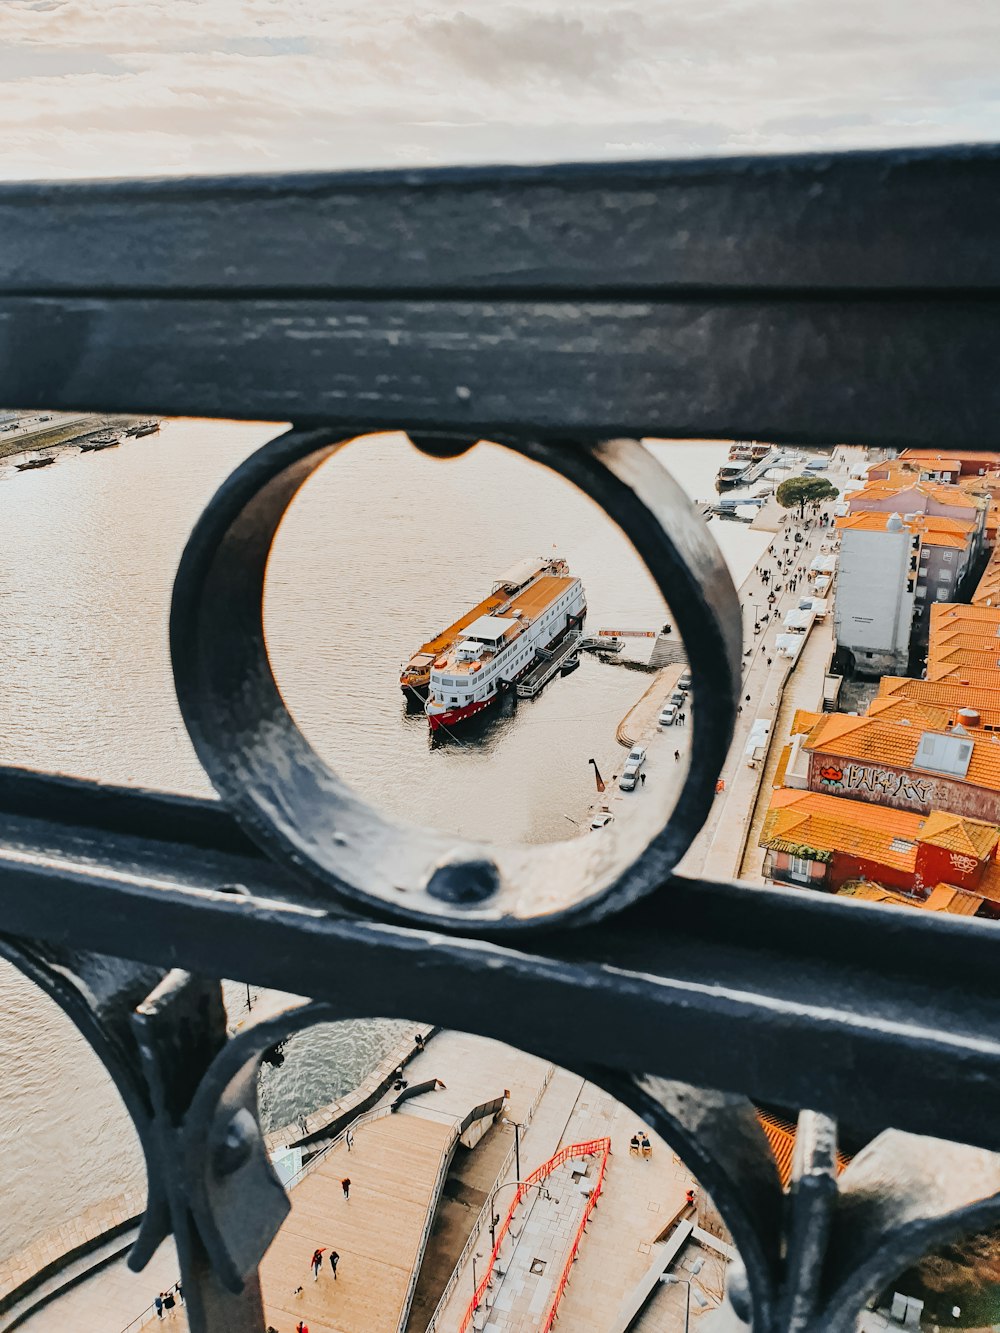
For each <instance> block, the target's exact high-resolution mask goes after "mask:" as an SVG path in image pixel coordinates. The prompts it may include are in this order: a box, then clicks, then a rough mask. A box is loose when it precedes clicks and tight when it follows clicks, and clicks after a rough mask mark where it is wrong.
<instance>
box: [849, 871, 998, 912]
mask: <svg viewBox="0 0 1000 1333" xmlns="http://www.w3.org/2000/svg"><path fill="white" fill-rule="evenodd" d="M837 896H838V897H839V898H860V899H861V900H862V902H868V903H885V904H887V905H888V906H889V907H916V908H918V909H919V910H921V911H924V912H947V913H948V914H949V915H951V916H975V915H976V913H977V912H978V911H979V909H980V907H982V905H983V900H982V898H981V897H979V896H978V894H975V893H966V891H965V890H964V889H959V888H957V887H956V886H955V885H954V884H938V885H937V886H936V888H934V890H933V891H932V892H931V893H930V894H929V895H928V897H926V898H923V899H921V898H909V897H907V895H906V894H905V893H893V891H892V890H891V889H886V888H883V886H882V885H881V884H876V883H875V881H874V880H870V879H865V880H852V881H851V882H850V883H849V884H844V885H842V887H841V888H839V889H838V890H837Z"/></svg>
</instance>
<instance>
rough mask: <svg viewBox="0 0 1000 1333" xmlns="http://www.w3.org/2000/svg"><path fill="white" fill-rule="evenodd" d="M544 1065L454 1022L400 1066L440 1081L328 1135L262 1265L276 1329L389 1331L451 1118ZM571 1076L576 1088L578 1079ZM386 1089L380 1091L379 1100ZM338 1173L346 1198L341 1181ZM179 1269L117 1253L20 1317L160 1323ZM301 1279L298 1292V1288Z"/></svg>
mask: <svg viewBox="0 0 1000 1333" xmlns="http://www.w3.org/2000/svg"><path fill="white" fill-rule="evenodd" d="M548 1071H549V1067H548V1065H547V1064H546V1062H545V1061H543V1060H539V1059H537V1058H536V1057H535V1056H532V1055H527V1054H525V1053H524V1052H523V1051H518V1050H515V1049H514V1048H513V1047H509V1046H505V1045H503V1044H502V1043H501V1042H495V1041H489V1040H487V1039H486V1038H472V1037H468V1036H466V1035H465V1034H463V1033H458V1032H441V1033H439V1034H438V1035H437V1036H435V1037H434V1038H433V1040H432V1041H430V1042H429V1043H428V1046H427V1050H426V1051H425V1052H423V1053H422V1054H420V1055H418V1056H416V1057H415V1058H414V1059H413V1060H411V1061H410V1064H409V1065H408V1066H407V1070H406V1076H407V1079H408V1080H409V1082H410V1084H411V1085H412V1084H415V1083H421V1082H424V1081H427V1080H430V1079H439V1080H441V1082H442V1083H443V1084H444V1085H445V1086H444V1087H443V1088H441V1087H439V1088H438V1089H436V1090H435V1091H433V1092H428V1093H425V1094H423V1095H422V1096H420V1097H417V1098H414V1099H413V1100H412V1101H410V1102H406V1103H404V1104H403V1106H402V1107H401V1108H400V1110H399V1111H398V1112H397V1113H396V1114H394V1115H391V1116H387V1117H384V1118H382V1119H378V1120H373V1121H370V1122H368V1123H366V1124H363V1125H362V1126H361V1127H360V1128H359V1129H358V1130H357V1131H356V1134H355V1139H354V1149H353V1151H352V1152H351V1153H348V1151H347V1148H346V1145H345V1144H343V1143H340V1144H338V1145H336V1146H335V1147H334V1148H332V1149H331V1150H330V1151H329V1152H328V1153H327V1154H326V1155H325V1156H324V1157H323V1158H322V1160H321V1161H320V1162H319V1163H318V1164H317V1165H316V1166H315V1167H314V1168H313V1169H312V1170H311V1171H309V1172H308V1173H307V1174H306V1175H305V1176H304V1177H303V1178H302V1180H301V1181H300V1182H299V1183H298V1184H297V1185H296V1186H295V1187H294V1188H293V1189H292V1191H291V1195H290V1197H291V1200H292V1212H291V1214H290V1215H289V1217H288V1219H287V1220H286V1222H285V1224H284V1226H283V1227H282V1229H281V1231H280V1232H279V1234H278V1236H277V1238H276V1239H275V1241H274V1243H273V1244H272V1246H271V1249H270V1250H269V1251H268V1253H267V1255H266V1256H265V1258H264V1262H263V1264H262V1266H261V1280H262V1287H263V1291H264V1304H265V1310H266V1314H267V1319H268V1320H269V1321H270V1322H271V1323H272V1324H274V1325H275V1327H276V1328H278V1329H279V1330H281V1333H286V1330H291V1329H293V1328H294V1327H295V1325H296V1323H297V1322H298V1321H299V1320H300V1319H305V1321H306V1323H307V1324H308V1325H309V1328H310V1331H311V1333H362V1331H363V1333H380V1331H381V1330H387V1331H388V1333H394V1330H395V1329H396V1327H397V1324H398V1322H399V1318H400V1315H401V1313H402V1308H403V1303H404V1300H405V1296H406V1290H407V1287H408V1284H409V1280H410V1273H411V1271H412V1268H413V1264H414V1261H415V1260H416V1257H417V1254H418V1251H419V1246H420V1242H421V1240H422V1238H423V1233H424V1225H425V1222H426V1219H427V1211H428V1208H429V1206H430V1204H431V1202H432V1200H433V1194H434V1185H435V1182H436V1178H437V1174H438V1168H439V1166H440V1164H441V1161H442V1157H443V1155H444V1153H445V1151H446V1150H447V1147H448V1145H449V1143H450V1140H451V1137H452V1134H453V1130H454V1127H455V1123H456V1121H460V1120H461V1119H463V1118H464V1116H465V1115H466V1114H467V1113H468V1111H470V1110H471V1109H472V1108H473V1107H474V1106H476V1105H479V1104H480V1103H482V1102H485V1101H489V1100H491V1099H492V1098H493V1097H497V1096H500V1095H502V1093H503V1092H504V1090H505V1089H506V1090H508V1091H509V1094H510V1095H509V1098H508V1102H507V1113H508V1115H509V1117H510V1118H511V1119H512V1120H517V1121H519V1122H521V1121H523V1120H524V1119H525V1118H526V1117H527V1115H528V1112H529V1109H530V1108H531V1106H532V1104H533V1103H534V1102H535V1101H536V1099H537V1098H538V1095H539V1093H540V1091H541V1089H542V1087H543V1085H544V1083H545V1079H546V1077H547V1076H548ZM564 1077H568V1076H564ZM558 1078H559V1075H558V1074H557V1075H556V1078H555V1079H553V1083H554V1082H556V1080H557V1079H558ZM573 1084H574V1085H575V1086H576V1089H577V1090H578V1088H579V1086H581V1085H582V1080H580V1079H573ZM575 1095H576V1092H575V1090H574V1093H573V1096H574V1097H575ZM395 1096H396V1094H395V1093H390V1094H387V1096H386V1097H385V1098H384V1099H383V1104H385V1103H386V1102H388V1101H391V1100H393V1099H394V1098H395ZM541 1120H542V1123H543V1124H544V1122H545V1117H544V1116H543V1117H541ZM564 1121H565V1109H564V1111H563V1122H564ZM507 1132H508V1133H509V1132H510V1131H507ZM529 1133H530V1132H529ZM528 1137H529V1135H526V1136H525V1140H526V1141H527V1139H528ZM458 1151H459V1152H465V1151H467V1150H465V1149H463V1148H459V1149H458ZM475 1151H476V1150H475V1149H472V1150H471V1152H472V1154H473V1155H474V1154H475ZM545 1155H546V1156H550V1155H551V1153H548V1154H545ZM527 1169H530V1168H527ZM347 1175H349V1176H350V1178H351V1181H352V1184H351V1197H350V1200H349V1201H347V1200H345V1199H344V1198H343V1192H342V1189H341V1186H340V1181H341V1179H342V1178H343V1177H344V1176H347ZM493 1179H495V1176H491V1179H490V1184H492V1180H493ZM317 1246H326V1247H327V1248H328V1249H329V1248H330V1247H332V1248H334V1249H336V1250H337V1252H338V1253H339V1254H340V1256H341V1258H340V1266H339V1268H338V1277H337V1280H336V1282H334V1280H333V1277H332V1275H331V1273H330V1270H329V1266H328V1265H327V1267H326V1268H324V1270H323V1272H322V1275H321V1277H320V1280H319V1281H318V1282H316V1283H314V1282H313V1280H312V1274H311V1272H310V1270H309V1257H310V1256H311V1254H312V1252H313V1250H314V1249H316V1247H317ZM178 1273H179V1269H178V1265H177V1259H176V1255H175V1253H174V1249H173V1245H172V1244H168V1245H164V1246H163V1247H162V1248H161V1250H160V1252H159V1253H158V1254H157V1255H156V1256H155V1258H154V1260H153V1261H152V1264H151V1265H150V1267H149V1269H147V1271H146V1272H145V1273H142V1274H133V1273H131V1272H129V1270H128V1269H127V1268H126V1266H125V1263H124V1260H121V1261H118V1262H116V1263H114V1264H112V1265H109V1266H108V1268H107V1269H105V1270H103V1271H102V1272H101V1273H99V1274H95V1276H94V1277H93V1278H92V1279H89V1281H88V1282H87V1283H85V1284H83V1285H81V1286H80V1287H77V1288H75V1289H74V1290H73V1291H72V1292H70V1293H68V1294H67V1296H66V1297H64V1298H63V1299H62V1300H60V1301H57V1302H54V1303H53V1305H52V1306H51V1307H50V1308H49V1309H48V1310H43V1311H40V1312H39V1314H38V1315H36V1316H35V1317H34V1318H33V1319H31V1320H29V1321H28V1322H27V1323H25V1324H24V1325H22V1327H23V1328H25V1329H26V1330H29V1331H30V1333H61V1331H62V1330H63V1329H65V1328H68V1327H70V1326H72V1328H73V1333H118V1330H120V1329H124V1328H125V1327H126V1326H127V1325H128V1323H129V1321H130V1320H133V1319H137V1316H141V1315H142V1314H143V1312H146V1314H147V1315H149V1316H150V1317H149V1318H147V1319H145V1320H142V1319H138V1320H137V1322H136V1324H135V1329H136V1330H138V1329H139V1328H140V1327H144V1328H145V1329H147V1330H148V1329H150V1328H152V1327H155V1326H156V1324H157V1321H156V1317H155V1315H153V1314H152V1312H151V1311H150V1308H149V1306H150V1301H151V1300H152V1298H153V1297H154V1296H155V1295H156V1293H157V1291H160V1290H163V1289H165V1288H166V1287H168V1286H170V1285H172V1284H173V1283H174V1282H175V1281H176V1280H177V1276H178ZM442 1285H443V1284H442ZM299 1286H301V1287H302V1288H303V1290H302V1295H301V1296H299V1297H296V1296H295V1290H296V1288H297V1287H299ZM70 1311H72V1314H70ZM170 1323H171V1324H172V1325H173V1326H174V1327H175V1328H176V1330H177V1333H184V1330H186V1328H187V1320H186V1318H185V1317H184V1314H183V1312H182V1311H179V1310H178V1311H177V1312H176V1313H175V1315H174V1317H173V1318H172V1320H171V1321H170Z"/></svg>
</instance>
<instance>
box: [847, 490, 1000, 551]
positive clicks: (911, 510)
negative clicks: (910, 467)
mask: <svg viewBox="0 0 1000 1333" xmlns="http://www.w3.org/2000/svg"><path fill="white" fill-rule="evenodd" d="M975 484H976V485H977V486H978V485H979V483H978V481H977V482H976V483H975ZM846 500H847V512H848V513H849V514H861V513H871V514H892V513H896V514H903V515H904V516H906V517H907V518H909V516H910V515H911V514H928V515H930V516H931V517H932V518H953V519H957V520H958V521H959V522H962V523H971V524H973V526H974V529H975V533H974V536H973V544H974V548H975V550H976V551H978V550H979V549H980V547H981V546H982V543H983V540H984V535H985V530H986V516H987V513H988V510H989V503H988V500H987V497H986V496H985V495H981V494H979V493H978V492H977V491H973V490H971V489H970V488H969V487H967V486H949V485H942V484H940V483H938V482H933V481H922V480H916V481H909V480H904V479H894V480H888V481H870V482H869V483H868V484H867V485H866V486H863V487H862V488H861V489H860V490H858V491H851V492H850V494H849V495H847V497H846Z"/></svg>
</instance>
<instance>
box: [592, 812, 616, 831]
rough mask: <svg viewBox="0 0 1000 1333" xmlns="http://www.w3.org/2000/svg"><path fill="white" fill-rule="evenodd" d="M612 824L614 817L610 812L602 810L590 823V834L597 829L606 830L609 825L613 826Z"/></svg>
mask: <svg viewBox="0 0 1000 1333" xmlns="http://www.w3.org/2000/svg"><path fill="white" fill-rule="evenodd" d="M614 822H615V817H614V815H613V814H612V813H611V811H610V810H602V811H600V813H599V814H596V815H595V816H594V817H593V819H592V820H591V821H590V831H591V833H593V832H595V831H596V830H597V829H602V828H607V827H608V825H609V824H613V823H614Z"/></svg>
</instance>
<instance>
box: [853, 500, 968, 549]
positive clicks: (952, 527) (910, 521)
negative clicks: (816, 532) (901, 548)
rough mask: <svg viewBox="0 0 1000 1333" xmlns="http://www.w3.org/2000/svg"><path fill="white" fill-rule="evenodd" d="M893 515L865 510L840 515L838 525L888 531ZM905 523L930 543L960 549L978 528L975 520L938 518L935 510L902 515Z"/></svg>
mask: <svg viewBox="0 0 1000 1333" xmlns="http://www.w3.org/2000/svg"><path fill="white" fill-rule="evenodd" d="M891 517H892V515H891V514H883V513H881V512H880V511H879V510H862V511H860V512H859V513H856V514H846V515H845V516H844V517H843V518H838V519H837V520H836V525H837V527H838V528H839V529H840V530H841V531H843V532H847V531H850V532H885V531H886V524H887V523H888V521H889V519H890V518H891ZM900 517H901V518H902V515H900ZM902 523H903V528H904V529H905V530H906V531H907V532H910V533H912V534H919V535H920V536H921V537H922V538H923V540H924V542H925V543H926V544H927V545H928V546H943V547H945V548H947V549H951V550H958V551H961V550H964V549H965V547H966V546H968V544H969V542H970V540H971V535H972V533H973V531H974V530H975V524H974V523H968V522H966V521H965V520H964V519H959V518H939V517H938V516H937V515H936V514H917V516H916V517H915V518H906V519H902Z"/></svg>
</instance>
